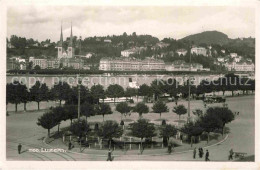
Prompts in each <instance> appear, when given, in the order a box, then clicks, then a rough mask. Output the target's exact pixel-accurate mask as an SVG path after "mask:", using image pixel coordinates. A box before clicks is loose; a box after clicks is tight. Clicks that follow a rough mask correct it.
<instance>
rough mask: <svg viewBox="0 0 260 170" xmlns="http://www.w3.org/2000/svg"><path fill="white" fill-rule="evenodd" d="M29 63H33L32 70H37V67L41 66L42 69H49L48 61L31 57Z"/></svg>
mask: <svg viewBox="0 0 260 170" xmlns="http://www.w3.org/2000/svg"><path fill="white" fill-rule="evenodd" d="M29 62H32V68H35V66H37V65H38V66H40V68H41V69H46V68H47V59H42V58H34V57H30V58H29Z"/></svg>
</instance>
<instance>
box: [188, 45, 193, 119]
mask: <svg viewBox="0 0 260 170" xmlns="http://www.w3.org/2000/svg"><path fill="white" fill-rule="evenodd" d="M191 48H192V46H190V66H189V79H188V88H189V96H188V118H187V122H188V123H189V122H190V73H191Z"/></svg>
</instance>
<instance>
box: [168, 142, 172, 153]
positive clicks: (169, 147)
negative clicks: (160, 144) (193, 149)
mask: <svg viewBox="0 0 260 170" xmlns="http://www.w3.org/2000/svg"><path fill="white" fill-rule="evenodd" d="M168 153H169V154H171V153H172V145H171V144H170V143H168Z"/></svg>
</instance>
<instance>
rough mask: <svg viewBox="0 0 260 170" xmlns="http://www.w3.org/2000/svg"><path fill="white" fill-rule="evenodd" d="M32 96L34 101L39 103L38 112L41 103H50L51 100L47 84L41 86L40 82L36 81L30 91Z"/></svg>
mask: <svg viewBox="0 0 260 170" xmlns="http://www.w3.org/2000/svg"><path fill="white" fill-rule="evenodd" d="M30 95H31V99H32V101H35V102H37V103H38V110H40V102H41V101H48V99H49V89H48V86H47V85H46V84H45V83H44V84H41V83H40V82H39V81H36V83H35V85H34V86H32V87H31V89H30Z"/></svg>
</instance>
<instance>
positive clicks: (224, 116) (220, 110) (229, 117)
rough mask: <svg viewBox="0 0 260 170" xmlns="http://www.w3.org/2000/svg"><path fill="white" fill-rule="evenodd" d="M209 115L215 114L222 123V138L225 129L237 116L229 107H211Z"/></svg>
mask: <svg viewBox="0 0 260 170" xmlns="http://www.w3.org/2000/svg"><path fill="white" fill-rule="evenodd" d="M206 113H207V114H215V115H216V116H217V117H218V118H219V119H220V120H221V122H222V127H221V128H222V136H223V135H224V127H225V125H226V124H227V123H229V122H231V121H233V120H234V119H235V116H234V114H233V112H232V111H231V110H229V109H228V108H227V107H210V108H208V109H207V111H206Z"/></svg>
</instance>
